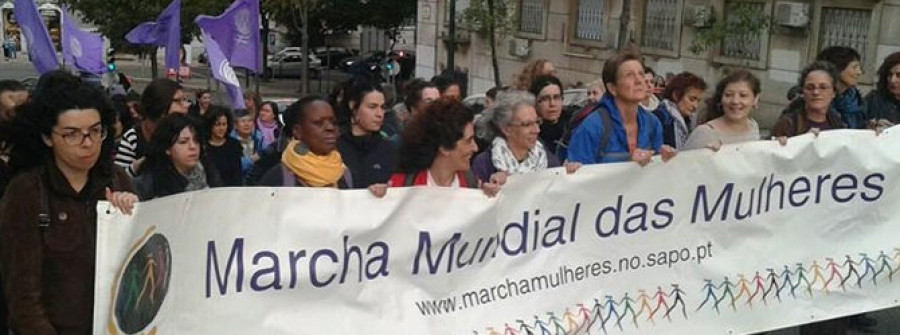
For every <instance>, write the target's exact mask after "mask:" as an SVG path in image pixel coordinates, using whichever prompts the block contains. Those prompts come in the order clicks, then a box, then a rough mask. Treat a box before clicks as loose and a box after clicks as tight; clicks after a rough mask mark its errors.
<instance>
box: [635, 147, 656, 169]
mask: <svg viewBox="0 0 900 335" xmlns="http://www.w3.org/2000/svg"><path fill="white" fill-rule="evenodd" d="M651 159H653V151H650V150H644V149H635V150H634V152H633V153H631V160H632V161H633V162H637V163H638V164H640V165H641V166H647V164H650V160H651Z"/></svg>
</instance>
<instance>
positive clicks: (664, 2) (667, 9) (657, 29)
mask: <svg viewBox="0 0 900 335" xmlns="http://www.w3.org/2000/svg"><path fill="white" fill-rule="evenodd" d="M644 13H645V14H644V29H643V34H642V35H643V38H642V39H641V45H643V46H645V47H650V48H654V49H660V50H671V51H674V50H676V48H677V41H678V29H679V24H678V23H677V21H678V0H647V7H646V11H645V12H644Z"/></svg>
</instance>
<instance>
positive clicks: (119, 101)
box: [110, 94, 134, 130]
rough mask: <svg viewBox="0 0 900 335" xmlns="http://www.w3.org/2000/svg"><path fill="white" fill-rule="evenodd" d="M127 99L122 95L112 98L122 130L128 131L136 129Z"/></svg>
mask: <svg viewBox="0 0 900 335" xmlns="http://www.w3.org/2000/svg"><path fill="white" fill-rule="evenodd" d="M125 99H126V98H125V95H122V94H116V95H113V96H112V97H110V100H111V101H112V105H113V108H115V109H116V116H117V117H118V119H119V122H121V123H122V129H126V130H127V129H131V127H134V120H133V119H132V118H131V112H130V111H129V110H128V102H127V101H126V100H125Z"/></svg>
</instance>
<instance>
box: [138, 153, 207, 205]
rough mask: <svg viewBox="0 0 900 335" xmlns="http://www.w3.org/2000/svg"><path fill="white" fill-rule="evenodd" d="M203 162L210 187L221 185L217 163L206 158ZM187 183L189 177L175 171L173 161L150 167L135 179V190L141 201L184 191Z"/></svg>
mask: <svg viewBox="0 0 900 335" xmlns="http://www.w3.org/2000/svg"><path fill="white" fill-rule="evenodd" d="M202 164H203V170H204V171H205V172H206V184H207V185H209V187H221V186H222V178H221V177H219V172H218V171H217V170H216V167H215V165H214V164H212V163H211V162H209V160H205V159H204V160H203V162H202ZM187 185H188V180H187V178H185V177H184V176H182V175H181V174H180V173H178V171H175V167H174V166H173V165H172V163H165V164H159V165H158V166H154V167H148V169H146V170H144V171H142V172H141V174H140V175H138V176H137V178H135V179H134V190H135V191H136V192H137V195H138V198H140V199H141V201H147V200H151V199H154V198H159V197H164V196H167V195H173V194H178V193H183V192H184V188H185V187H187Z"/></svg>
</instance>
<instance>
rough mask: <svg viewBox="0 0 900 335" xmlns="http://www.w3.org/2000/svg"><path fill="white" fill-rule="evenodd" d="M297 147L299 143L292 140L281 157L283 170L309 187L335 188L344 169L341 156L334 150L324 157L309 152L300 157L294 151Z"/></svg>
mask: <svg viewBox="0 0 900 335" xmlns="http://www.w3.org/2000/svg"><path fill="white" fill-rule="evenodd" d="M298 145H300V141H297V140H292V141H291V142H290V143H288V145H287V148H285V150H284V153H283V154H282V155H281V163H283V164H284V166H285V168H287V169H288V170H290V171H291V172H292V173H294V175H295V176H297V178H298V179H300V181H302V182H303V183H304V184H306V185H308V186H310V187H325V186H331V187H336V186H337V183H338V181H339V180H341V177H343V176H344V170H345V169H346V168H345V167H344V162H343V160H341V154H340V153H339V152H338V151H337V150H334V151H332V152H331V153H330V154H328V155H325V156H319V155H316V154H314V153H312V152H311V151H308V152H307V153H305V154H303V155H301V154H298V153H297V152H296V151H294V149H295V148H296V147H297V146H298Z"/></svg>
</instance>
